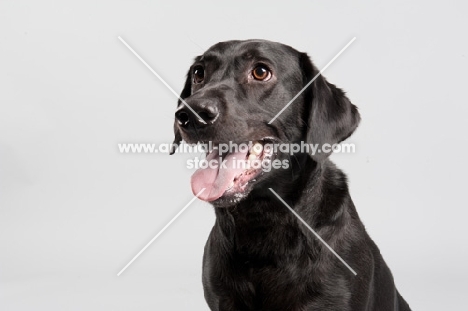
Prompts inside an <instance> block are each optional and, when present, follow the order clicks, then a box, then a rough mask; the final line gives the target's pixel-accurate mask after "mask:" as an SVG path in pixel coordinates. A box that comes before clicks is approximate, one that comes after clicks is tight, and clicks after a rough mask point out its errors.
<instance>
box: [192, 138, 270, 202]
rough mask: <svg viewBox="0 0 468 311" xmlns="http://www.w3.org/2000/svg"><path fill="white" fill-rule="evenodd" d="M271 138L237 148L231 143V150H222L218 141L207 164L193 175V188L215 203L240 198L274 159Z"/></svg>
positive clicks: (200, 197) (204, 199) (203, 197)
mask: <svg viewBox="0 0 468 311" xmlns="http://www.w3.org/2000/svg"><path fill="white" fill-rule="evenodd" d="M268 142H270V140H269V139H268V138H263V139H261V140H257V141H254V142H249V143H243V144H240V145H234V148H232V147H233V145H230V147H231V148H230V149H231V150H229V151H228V152H222V151H224V150H221V149H222V148H220V144H217V145H214V147H213V149H212V150H210V151H208V152H207V155H206V159H205V161H204V165H203V166H201V165H200V166H201V168H199V169H198V170H197V171H195V173H194V174H193V175H192V178H191V186H192V192H193V193H194V194H195V195H198V198H199V199H201V200H203V201H207V202H210V203H212V204H214V205H217V204H216V203H219V204H221V203H222V204H224V203H231V204H232V203H237V202H239V201H240V200H242V199H243V198H245V197H246V196H247V194H248V192H249V189H251V188H252V185H253V184H254V183H255V182H256V181H257V178H258V177H260V175H263V173H264V172H265V169H264V168H265V167H269V165H270V163H271V160H272V157H273V148H271V145H270V144H269V143H268ZM220 150H221V152H220ZM203 189H204V190H203ZM202 190H203V191H202ZM200 192H201V193H200ZM219 204H218V205H219Z"/></svg>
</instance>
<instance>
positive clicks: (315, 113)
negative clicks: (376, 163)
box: [300, 53, 361, 161]
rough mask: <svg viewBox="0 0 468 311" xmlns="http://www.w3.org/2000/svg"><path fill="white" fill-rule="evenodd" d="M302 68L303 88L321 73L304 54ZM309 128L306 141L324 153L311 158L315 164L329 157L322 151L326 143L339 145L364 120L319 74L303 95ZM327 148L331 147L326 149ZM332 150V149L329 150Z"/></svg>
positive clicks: (346, 99) (343, 96)
mask: <svg viewBox="0 0 468 311" xmlns="http://www.w3.org/2000/svg"><path fill="white" fill-rule="evenodd" d="M300 65H301V67H302V70H303V78H304V85H306V84H307V83H309V82H310V81H311V80H312V79H313V78H314V77H315V76H316V75H317V74H318V73H319V70H317V68H316V67H315V66H314V65H313V64H312V62H311V61H310V58H309V56H308V55H307V54H305V53H303V54H301V59H300ZM304 100H305V107H306V110H305V111H306V113H307V114H308V120H307V124H308V129H307V135H306V140H307V143H309V144H317V145H318V149H317V150H321V152H317V153H316V154H314V155H312V158H313V159H314V160H316V161H321V160H324V159H325V158H327V157H328V156H329V155H330V154H331V152H327V153H325V152H324V151H323V150H322V147H323V145H324V144H329V145H330V147H331V146H332V145H333V144H336V143H339V142H341V141H343V140H345V139H346V138H348V137H349V136H351V134H352V133H353V132H354V130H355V129H356V128H357V126H358V124H359V121H360V120H361V117H360V115H359V112H358V109H357V107H356V106H354V105H353V104H352V103H351V102H350V101H349V99H348V98H347V97H346V95H345V93H344V92H343V91H342V90H341V89H339V88H337V87H336V86H335V85H333V84H331V83H328V82H327V80H326V79H325V78H324V77H323V76H322V75H319V76H318V77H317V78H316V79H315V80H314V82H312V85H310V86H309V87H308V89H307V90H306V92H305V96H304ZM327 147H328V146H327ZM328 149H331V148H328Z"/></svg>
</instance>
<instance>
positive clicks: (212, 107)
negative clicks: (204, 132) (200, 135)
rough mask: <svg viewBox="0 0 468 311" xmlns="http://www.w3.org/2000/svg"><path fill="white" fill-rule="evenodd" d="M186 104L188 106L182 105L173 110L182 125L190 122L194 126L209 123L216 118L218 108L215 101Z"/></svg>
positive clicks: (213, 121)
mask: <svg viewBox="0 0 468 311" xmlns="http://www.w3.org/2000/svg"><path fill="white" fill-rule="evenodd" d="M187 105H189V106H190V108H188V107H187V106H186V105H184V106H182V107H181V108H179V109H178V110H177V111H176V112H175V117H176V119H177V121H178V122H179V124H180V125H182V126H187V125H189V123H191V122H192V123H193V124H194V125H196V126H201V125H209V124H213V123H215V121H216V120H217V119H218V116H219V110H218V107H217V106H216V104H215V103H210V102H208V103H207V102H205V103H201V104H197V103H187Z"/></svg>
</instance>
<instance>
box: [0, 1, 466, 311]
mask: <svg viewBox="0 0 468 311" xmlns="http://www.w3.org/2000/svg"><path fill="white" fill-rule="evenodd" d="M466 9H467V5H466V2H462V1H444V2H440V1H392V2H387V3H385V4H384V3H383V2H377V1H352V2H351V1H342V2H337V1H327V2H326V3H325V2H320V1H307V2H292V1H287V2H277V3H274V2H265V1H255V2H242V1H241V2H236V3H234V2H231V3H224V2H223V3H221V2H214V1H213V2H201V1H196V2H195V1H194V2H189V1H186V2H178V1H173V2H164V3H163V2H156V1H99V2H98V1H81V2H74V3H71V2H70V3H66V2H63V1H62V2H60V1H57V2H51V1H0V310H208V308H207V306H206V304H205V302H204V298H203V290H202V284H201V261H202V253H203V247H204V243H205V241H206V238H207V236H208V233H209V231H210V229H211V226H212V225H213V223H214V213H213V209H212V207H211V206H210V205H208V204H206V203H204V202H201V201H195V202H194V203H193V204H192V205H191V206H190V207H189V208H188V209H187V210H186V211H185V213H183V214H182V215H181V216H180V217H179V218H178V219H177V220H176V221H175V222H174V223H173V224H172V226H170V227H169V228H168V229H167V230H166V231H165V232H164V233H163V234H162V235H161V236H160V237H159V238H158V239H157V240H156V241H155V242H154V243H153V244H152V245H151V246H150V247H149V248H148V249H147V250H146V251H145V252H144V253H143V254H142V255H141V256H140V257H139V258H138V259H137V260H136V261H135V262H134V263H133V264H132V265H131V266H130V267H129V268H128V269H127V270H126V271H125V272H124V273H122V275H121V276H119V277H118V276H117V273H118V272H119V271H120V270H121V269H122V268H123V267H124V266H125V265H126V264H127V263H128V262H129V261H130V259H132V258H133V256H134V255H135V254H136V253H138V251H140V250H141V249H142V248H143V246H144V245H146V243H147V242H148V241H149V240H151V239H152V238H153V237H154V236H155V234H156V233H157V232H158V231H159V230H161V229H162V228H163V227H164V226H165V225H166V224H167V223H168V222H169V221H170V220H171V219H172V218H173V217H174V216H175V215H176V214H177V213H178V212H179V211H180V210H181V209H182V207H183V206H184V205H185V204H187V203H188V202H189V201H190V199H191V198H192V197H193V195H192V193H191V190H190V176H191V174H192V172H193V171H190V170H188V169H187V168H186V165H185V161H186V160H187V159H189V158H191V156H190V155H175V156H169V155H167V154H121V153H119V151H118V148H117V144H118V143H132V142H133V143H135V142H136V143H138V142H154V143H168V142H171V141H172V139H173V133H172V122H173V114H174V110H175V106H176V98H175V97H174V96H173V94H171V93H170V91H169V90H168V89H167V88H166V87H165V86H164V85H163V84H162V83H161V82H160V81H159V80H157V78H156V77H155V76H154V75H153V74H152V73H151V72H150V71H149V70H148V69H147V68H146V67H145V66H144V65H143V64H142V63H141V62H140V61H139V60H138V59H137V58H136V57H135V56H134V55H133V54H132V53H131V52H130V51H129V50H128V49H127V48H126V47H125V46H124V45H123V44H122V43H121V42H120V41H119V40H118V39H117V37H118V36H122V38H123V39H125V40H126V41H127V42H128V43H129V44H130V45H131V46H132V47H133V48H134V49H135V50H136V51H137V52H138V53H139V54H140V55H141V56H142V57H143V58H144V59H145V60H146V61H147V62H148V64H149V65H151V66H152V67H153V69H154V70H155V71H156V72H158V73H159V74H160V75H161V76H162V77H163V79H165V80H166V81H167V83H168V84H169V85H171V86H172V87H173V88H174V89H175V90H176V91H177V92H179V91H180V90H181V89H182V86H183V83H184V79H185V74H186V72H187V69H188V67H189V65H190V64H191V62H192V59H193V57H194V56H196V55H198V54H201V53H202V52H203V50H204V49H206V48H208V47H209V46H211V45H212V44H214V43H216V42H218V41H225V40H229V39H248V38H263V39H269V40H273V41H280V42H283V43H286V44H289V45H291V46H293V47H295V48H297V49H298V50H301V51H306V52H308V53H309V54H310V55H311V56H312V58H313V60H314V62H315V63H316V65H317V67H318V68H322V67H324V66H325V65H326V64H327V63H328V62H329V61H330V60H331V59H332V58H333V56H334V55H336V53H338V51H340V50H341V48H342V47H343V46H344V45H345V44H346V43H348V42H349V41H350V40H351V39H352V38H353V37H356V41H355V42H354V43H353V44H352V45H351V46H350V47H349V48H348V49H347V50H346V51H345V52H344V53H343V54H342V55H341V56H340V57H339V58H338V59H337V60H336V61H335V62H334V63H333V64H332V65H331V66H330V67H329V68H328V69H327V70H326V71H325V73H324V75H325V76H326V77H327V78H328V79H329V81H331V82H332V83H334V84H336V85H338V86H339V87H342V88H343V89H344V90H345V91H346V92H347V93H348V96H349V97H350V99H351V100H352V102H353V103H354V104H356V105H357V106H358V107H359V109H360V112H361V116H362V119H363V121H362V123H361V125H360V127H359V129H358V131H357V132H356V133H355V135H354V136H352V138H351V139H350V140H349V141H350V142H353V143H355V144H356V153H354V154H346V155H342V154H341V155H338V154H337V155H333V160H334V161H335V162H336V163H337V164H338V166H339V167H341V168H342V169H343V170H344V171H345V172H346V173H347V174H348V177H349V181H350V188H351V195H352V197H353V200H354V202H355V204H356V206H357V209H358V212H359V213H360V216H361V218H362V220H363V222H364V224H365V225H366V227H367V229H368V231H369V233H370V235H371V237H372V238H373V239H374V240H375V241H376V243H377V244H378V245H379V247H380V249H381V252H382V253H383V255H384V258H385V259H386V261H387V263H388V264H389V266H390V267H391V269H392V271H393V274H394V277H395V280H396V283H397V286H398V288H399V290H400V292H401V293H402V295H403V296H404V297H405V299H406V300H407V301H408V302H409V304H410V305H411V306H412V308H413V310H466V308H467V307H466V299H465V297H466V292H467V289H468V286H467V281H468V268H467V267H466V263H467V262H468V248H467V243H466V236H467V234H468V228H467V226H466V219H467V216H468V213H467V211H466V208H467V203H466V200H467V199H466V193H467V191H466V185H467V183H466V176H467V175H466V174H467V164H466V163H467V161H466V157H467V146H466V144H467V142H468V141H467V137H466V136H465V135H466V133H467V123H466V115H467V113H468V108H467V102H466V72H467V70H468V67H467V48H468V44H467V41H466V29H467V26H468V25H467V22H466ZM464 296H465V297H464Z"/></svg>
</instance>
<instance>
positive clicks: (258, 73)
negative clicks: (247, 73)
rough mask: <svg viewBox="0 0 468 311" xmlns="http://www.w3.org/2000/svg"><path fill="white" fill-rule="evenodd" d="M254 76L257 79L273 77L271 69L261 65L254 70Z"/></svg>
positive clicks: (265, 79) (263, 79)
mask: <svg viewBox="0 0 468 311" xmlns="http://www.w3.org/2000/svg"><path fill="white" fill-rule="evenodd" d="M252 76H253V77H254V79H255V80H259V81H267V80H269V79H270V78H271V71H270V70H269V69H268V68H267V67H265V66H263V65H259V66H257V67H255V68H254V70H252Z"/></svg>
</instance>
